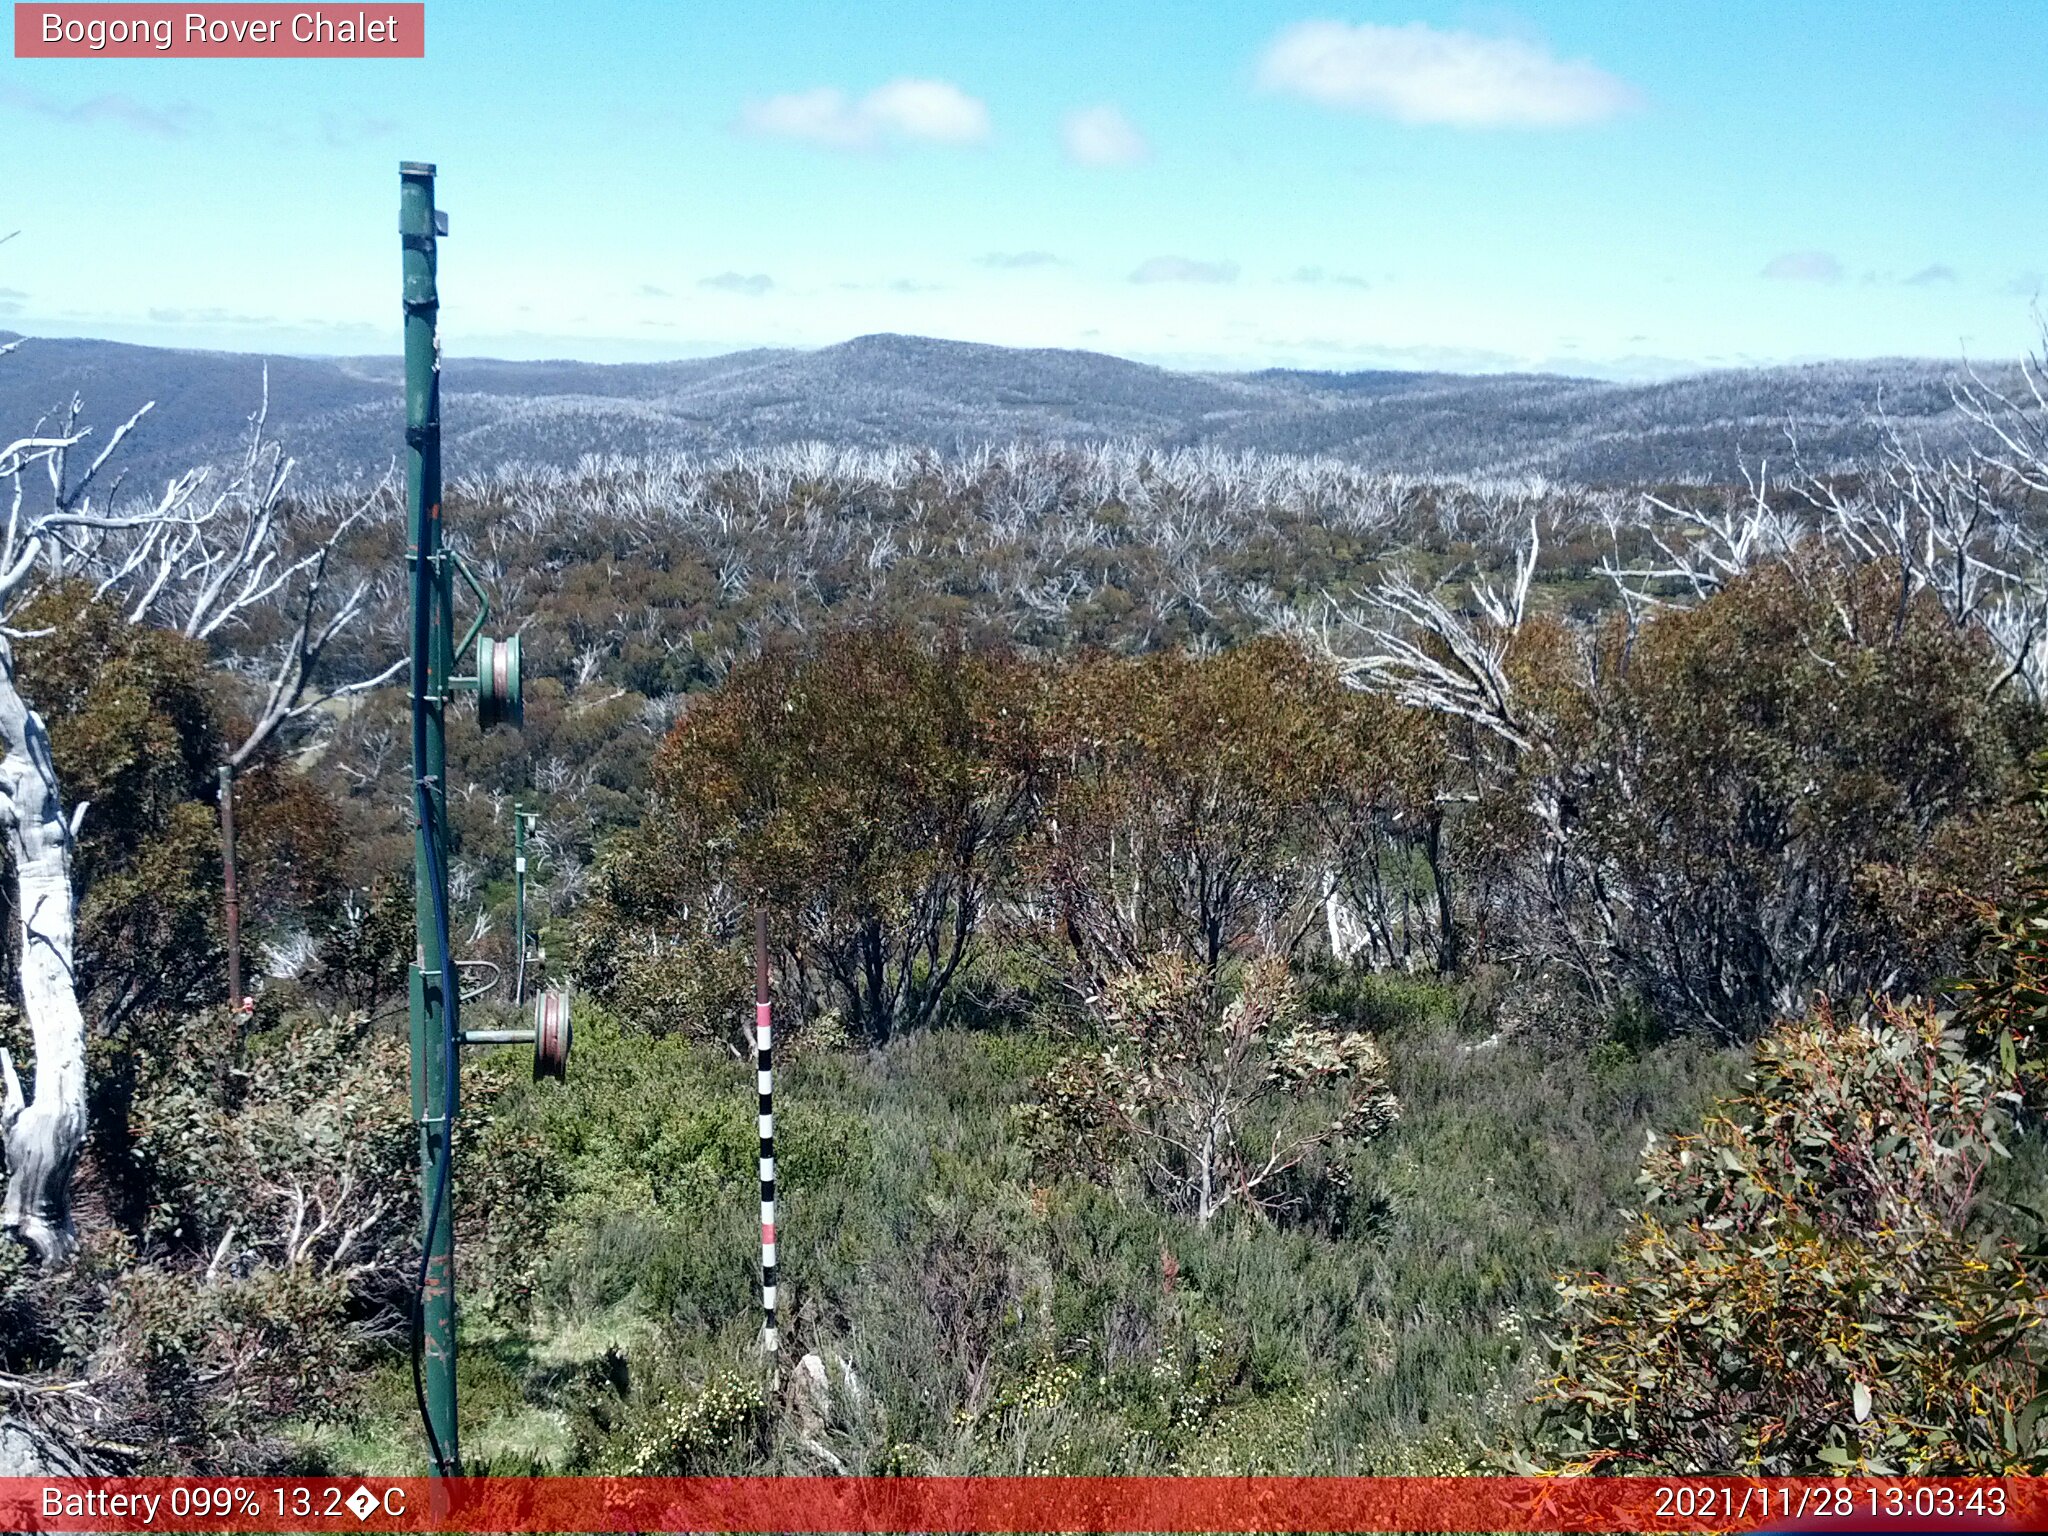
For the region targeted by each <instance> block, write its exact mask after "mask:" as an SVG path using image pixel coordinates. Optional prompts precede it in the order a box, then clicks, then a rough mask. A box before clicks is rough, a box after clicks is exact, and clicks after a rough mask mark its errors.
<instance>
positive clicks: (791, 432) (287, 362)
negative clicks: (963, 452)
mask: <svg viewBox="0 0 2048 1536" xmlns="http://www.w3.org/2000/svg"><path fill="white" fill-rule="evenodd" d="M8 339H12V338H10V337H7V336H6V335H5V334H4V333H0V341H5V340H8ZM266 361H267V362H268V365H269V370H270V411H271V414H270V426H271V429H272V432H273V433H274V434H275V435H276V436H278V437H279V438H281V439H282V441H283V442H284V443H285V444H286V445H287V447H288V449H289V450H290V451H291V452H292V453H293V454H294V455H295V456H296V457H297V458H298V460H299V462H300V465H301V474H302V475H304V476H305V477H306V478H307V479H308V480H310V481H335V480H346V479H352V478H354V477H356V476H358V475H362V474H374V473H376V472H377V471H378V470H380V469H381V468H383V466H384V465H386V464H387V463H388V462H389V461H390V460H391V458H392V456H393V454H394V452H395V450H396V448H397V445H398V436H397V426H396V424H397V422H398V420H399V394H400V387H401V382H402V381H401V373H400V365H399V362H398V360H397V359H396V358H380V357H371V358H303V357H272V358H268V359H267V360H266V359H265V358H263V357H261V356H259V355H256V354H241V353H227V352H186V351H175V350H170V349H165V348H155V347H136V346H125V345H120V344H117V343H113V342H102V341H81V340H63V339H54V338H41V337H37V338H31V339H30V340H29V341H28V342H27V343H26V344H25V345H23V346H22V347H21V349H20V350H19V351H18V352H16V353H15V354H14V356H13V358H12V359H11V360H10V365H9V367H8V368H6V369H4V370H0V414H4V416H5V417H6V419H8V420H11V421H30V422H32V421H34V420H36V419H37V418H38V417H40V416H44V415H46V414H48V413H50V412H52V411H55V410H57V409H58V408H59V407H60V406H62V405H63V404H65V403H66V402H68V401H69V399H70V398H71V396H72V395H73V393H78V394H80V395H82V396H84V398H85V401H86V406H87V417H88V419H89V420H92V421H94V422H100V423H106V422H110V421H119V420H122V419H124V418H125V417H126V416H127V415H128V413H130V412H131V411H133V410H134V409H135V408H136V407H138V406H139V405H141V404H142V403H143V402H144V401H146V400H154V401H156V402H157V404H156V410H155V412H154V413H153V415H152V416H151V418H150V421H149V424H148V430H147V431H146V432H142V433H138V434H137V436H136V438H135V439H134V440H133V441H132V449H133V451H132V453H130V454H128V455H127V456H126V461H127V463H128V465H129V471H130V474H131V475H133V476H136V477H138V478H145V479H155V478H160V477H162V476H164V475H167V474H171V473H175V472H176V471H178V470H181V469H184V468H187V467H189V466H190V465H191V464H194V463H198V462H205V461H208V460H213V459H217V458H221V457H225V456H227V455H228V454H229V453H231V452H232V446H233V444H234V443H235V442H236V440H237V438H238V437H239V436H240V434H241V432H242V430H243V427H244V422H245V419H246V417H247V416H248V414H249V412H250V411H251V410H252V409H254V407H255V405H256V402H257V400H258V399H259V396H260V390H261V380H262V370H263V367H264V364H265V362H266ZM1956 372H1957V369H1956V367H1955V365H1954V364H1952V363H1947V362H1925V361H1914V360H1897V359H1894V360H1880V361H1869V362H1841V363H1823V364H1813V365H1808V366H1803V367H1793V368H1772V369H1759V370H1740V371H1726V372H1718V373H1708V374H1701V375H1698V376H1695V377H1690V378H1683V379H1676V380H1670V381H1667V382H1662V383H1654V384H1615V383H1607V382H1602V381H1599V380H1593V379H1580V378H1569V377H1564V376H1560V375H1549V374H1489V375H1464V374H1449V373H1403V372H1386V371H1379V372H1363V373H1309V372H1298V371H1292V370H1285V369H1274V370H1267V371H1265V372H1260V373H1249V374H1220V373H1210V374H1203V373H1176V372H1172V371H1169V370H1167V369H1163V368H1155V367H1150V366H1148V365H1146V364H1142V363H1134V362H1130V361H1127V360H1125V359H1122V358H1117V357H1110V356H1106V355H1104V354H1102V353H1096V352H1076V351H1059V350H1052V349H1038V350H1023V349H1016V348H1007V347H990V346H978V345H972V344H969V343H964V342H953V341H936V340H931V339H927V338H922V337H914V336H892V335H879V336H862V337H858V338H856V339H854V340H852V341H848V342H844V343H841V344H840V345H838V346H832V347H825V348H822V349H820V350H817V351H808V352H798V351H752V352H735V353H731V354H728V355H726V356H723V357H712V358H701V359H694V360H690V361H684V362H669V363H652V364H616V365H601V364H593V363H578V362H562V361H549V362H503V361H494V360H489V359H460V358H457V359H451V360H450V361H449V363H448V366H447V377H446V398H445V404H444V414H445V418H446V426H447V434H448V436H447V452H448V457H449V462H450V464H451V466H459V467H460V468H461V469H462V470H465V471H468V470H480V469H489V468H495V467H498V466H501V465H504V464H508V463H514V462H524V463H536V464H553V465H560V466H569V465H573V464H574V463H575V462H576V461H577V460H578V459H580V458H581V457H582V456H584V455H585V454H590V453H607V454H634V455H645V454H661V453H670V452H679V451H698V450H707V449H709V450H719V449H731V448H745V447H754V446H765V445H770V444H777V443H788V442H795V441H802V440H807V439H818V440H823V441H827V442H831V443H835V444H841V445H880V444H885V443H887V444H920V445H922V444H928V445H931V446H933V447H937V448H944V449H957V448H961V447H966V446H970V445H973V444H977V443H982V442H1007V441H1015V440H1018V439H1025V440H1045V439H1054V438H1058V439H1066V440H1081V441H1099V440H1105V439H1118V440H1133V439H1134V440H1141V441H1145V442H1149V443H1155V444H1160V445H1164V446H1180V445H1192V444H1206V445H1214V446H1218V447H1224V448H1231V449H1240V448H1243V449H1260V450H1264V451H1268V452H1281V453H1291V454H1322V455H1331V456H1334V457H1338V458H1343V459H1347V460H1350V461H1352V462H1355V463H1359V464H1362V465H1367V466H1370V467H1372V468H1375V469H1382V470H1391V471H1403V472H1418V473H1419V472H1439V473H1515V474H1521V473H1538V474H1543V475H1548V476H1552V477H1554V478H1558V479H1564V480H1571V481H1580V482H1588V483H1594V484H1607V483H1619V482H1626V481H1642V480H1658V481H1665V480H1672V479H1691V478H1697V479H1712V480H1731V479H1733V478H1735V477H1736V476H1737V474H1738V473H1739V472H1740V469H1741V467H1742V465H1743V464H1744V463H1749V464H1754V463H1755V462H1756V461H1757V460H1758V459H1760V458H1762V457H1764V456H1766V455H1770V456H1779V455H1782V454H1783V453H1784V452H1785V450H1786V446H1787V428H1788V426H1792V427H1796V429H1797V432H1798V436H1799V442H1800V447H1801V450H1802V451H1803V453H1804V454H1805V455H1806V456H1807V458H1808V460H1809V461H1810V462H1815V463H1818V464H1826V463H1829V462H1831V461H1836V460H1840V459H1843V458H1848V457H1855V456H1860V455H1864V454H1867V453H1868V452H1869V450H1870V449H1871V448H1872V447H1874V446H1875V444H1876V440H1877V435H1878V434H1877V429H1876V428H1875V427H1874V426H1873V424H1872V422H1871V412H1872V409H1873V407H1875V406H1876V405H1878V404H1879V403H1880V402H1881V403H1882V405H1883V407H1884V409H1885V410H1886V411H1887V412H1888V413H1889V415H1890V416H1891V418H1892V420H1893V421H1894V423H1895V424H1897V425H1898V426H1900V427H1901V428H1903V429H1904V430H1905V431H1907V432H1908V433H1909V434H1912V435H1919V436H1924V437H1925V438H1927V439H1928V441H1929V445H1930V446H1934V447H1941V446H1944V445H1945V444H1946V442H1947V441H1948V440H1950V439H1952V438H1953V437H1954V436H1955V434H1956V432H1957V429H1958V427H1959V425H1960V423H1959V422H1958V419H1957V417H1956V414H1955V412H1954V409H1953V406H1952V402H1951V400H1950V394H1949V381H1950V379H1951V378H1952V377H1953V376H1954V375H1955V373H1956Z"/></svg>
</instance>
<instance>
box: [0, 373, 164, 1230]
mask: <svg viewBox="0 0 2048 1536" xmlns="http://www.w3.org/2000/svg"><path fill="white" fill-rule="evenodd" d="M147 410H148V407H147V406H145V407H144V408H143V411H147ZM143 411H138V412H136V414H135V415H134V416H132V417H130V418H129V419H128V420H127V421H126V422H125V423H123V424H122V426H121V427H120V428H119V429H118V430H117V431H115V432H114V433H113V434H112V435H111V436H110V437H109V438H108V440H107V443H106V446H105V447H104V448H103V449H102V450H101V451H100V453H99V454H98V456H97V457H95V458H94V459H93V461H92V463H91V465H90V466H89V467H88V468H87V469H86V471H85V473H84V474H83V475H81V476H79V477H78V479H77V480H76V481H69V480H67V478H66V472H65V465H66V462H67V459H68V456H69V454H70V451H71V450H72V449H73V448H74V447H76V446H77V445H78V444H79V443H80V442H82V441H83V440H84V439H85V436H86V433H85V432H84V431H83V430H81V429H79V428H78V426H77V415H78V412H77V407H76V405H75V403H74V407H73V409H72V411H71V413H70V416H69V419H68V420H67V421H66V423H65V425H64V427H63V428H61V429H59V430H57V431H54V432H51V433H47V434H45V433H42V432H40V431H38V432H36V433H32V434H30V435H29V436H27V437H24V438H19V439H17V440H15V441H14V442H12V443H10V444H8V445H7V447H6V448H4V449H0V484H4V485H5V486H6V487H7V490H8V496H7V500H8V510H7V525H6V530H5V534H4V538H0V747H4V748H5V756H4V757H0V838H4V840H5V843H6V848H7V854H8V858H9V861H10V862H11V863H12V865H13V872H14V910H15V920H16V925H17V932H16V943H17V946H18V949H19V968H20V976H21V994H22V998H21V1000H22V1011H23V1013H24V1014H25V1015H26V1017H27V1020H28V1026H29V1033H30V1037H31V1039H32V1041H33V1043H34V1048H35V1093H34V1096H33V1097H32V1098H31V1097H27V1096H25V1095H24V1094H23V1092H22V1086H21V1079H20V1076H19V1075H18V1074H17V1072H16V1071H15V1066H14V1059H13V1056H12V1054H11V1053H9V1052H8V1051H7V1050H5V1049H4V1048H0V1082H4V1089H5V1096H4V1099H0V1132H4V1136H5V1143H6V1149H7V1195H6V1201H5V1205H4V1208H0V1226H5V1227H6V1228H7V1230H9V1231H11V1232H13V1233H15V1234H16V1235H17V1236H18V1237H20V1239H21V1240H22V1241H23V1242H25V1243H27V1244H28V1245H29V1247H30V1248H31V1249H32V1250H33V1251H34V1252H35V1254H36V1256H37V1257H38V1258H39V1259H40V1260H42V1261H43V1262H44V1263H46V1264H61V1263H64V1262H66V1261H68V1260H69V1259H70V1257H71V1255H72V1253H73V1251H74V1249H75V1247H76V1244H77V1237H76V1233H75V1230H74V1228H73V1226H72V1222H71V1175H72V1171H73V1169H75V1168H76V1167H77V1164H78V1154H79V1151H80V1149H81V1148H82V1147H83V1145H84V1142H85V1121H86V1103H85V1089H86V1080H85V1020H84V1016H83V1015H82V1014H81V1013H80V1011H79V1007H78V992H77V986H76V982H75V977H74V974H73V969H72V958H73V936H74V925H75V921H76V917H77V893H76V891H75V889H74V886H73V883H72V875H71V857H72V847H73V841H74V839H75V837H76V836H77V831H78V826H79V823H80V821H81V820H82V819H83V817H84V815H85V811H86V807H85V806H84V805H82V804H81V805H79V806H78V807H76V808H75V809H74V810H73V811H72V812H71V814H70V815H69V816H68V817H67V816H66V814H65V811H64V798H63V793H62V790H61V787H60V786H59V784H58V782H57V769H56V765H55V763H54V762H53V761H52V759H51V755H50V735H49V732H48V730H47V729H46V728H45V727H44V724H43V720H42V716H41V715H39V714H38V713H37V712H36V710H35V707H34V706H33V705H32V704H31V703H30V702H29V701H28V700H27V699H25V698H24V697H23V696H22V694H21V690H20V688H19V686H18V685H17V681H16V668H15V657H14V642H15V641H16V640H18V639H22V638H24V634H23V632H22V631H21V630H20V629H18V628H17V627H15V626H14V625H13V624H12V623H11V622H10V621H11V620H12V619H13V618H14V616H15V615H17V614H18V613H19V612H20V611H21V609H22V607H23V606H24V605H25V604H26V603H27V602H28V601H29V600H30V599H31V598H33V597H34V595H35V594H36V593H37V592H38V591H41V590H43V589H44V588H45V587H46V586H47V585H48V584H49V583H51V582H53V581H61V580H64V579H66V578H68V577H71V576H74V575H76V574H77V571H78V567H79V564H80V563H81V562H82V560H84V559H85V558H89V557H90V556H91V555H92V554H93V553H94V552H95V551H96V549H97V548H98V547H99V546H101V545H103V544H104V543H105V542H106V541H107V540H108V539H110V538H114V537H122V538H124V539H125V541H126V542H127V544H128V546H129V550H130V553H131V554H132V555H133V556H134V557H135V559H136V561H137V564H138V567H139V566H140V564H142V563H144V562H146V561H147V560H149V559H150V558H152V557H153V556H154V554H155V552H156V549H157V547H158V546H159V545H161V544H164V543H166V542H173V541H175V540H176V539H177V538H178V537H179V536H180V535H181V533H182V532H183V531H184V530H185V529H186V528H188V527H189V526H190V523H191V519H192V516H193V513H192V509H191V492H192V488H193V481H192V479H191V478H190V477H183V478H180V479H177V480H173V481H171V482H170V484H169V485H167V486H166V487H165V490H164V494H163V496H162V497H161V498H160V499H159V500H158V501H157V502H156V503H155V504H154V505H149V504H144V505H143V506H142V507H140V508H139V509H138V510H137V511H135V512H132V513H129V514H126V515H123V516H113V515H109V514H106V513H103V512H101V511H99V510H98V509H97V507H96V505H95V503H94V501H93V495H92V491H93V486H94V483H95V481H96V480H97V478H98V476H99V474H100V472H101V471H102V470H103V469H104V468H105V466H106V464H107V462H108V460H109V458H110V456H111V455H112V453H113V451H114V450H115V449H116V448H117V447H119V445H120V442H121V439H122V438H124V437H125V436H127V434H128V433H129V432H130V431H131V430H133V428H134V426H135V423H136V422H137V421H139V420H140V419H141V417H142V415H143ZM38 463H40V464H44V465H46V466H47V467H48V469H49V471H50V475H51V494H50V496H49V499H48V500H47V501H44V500H43V499H42V498H41V497H40V496H38V497H37V498H35V500H34V501H31V500H30V499H29V497H28V496H27V488H26V487H25V486H24V484H23V474H24V472H25V471H26V470H28V469H29V468H30V467H31V466H32V465H35V464H38Z"/></svg>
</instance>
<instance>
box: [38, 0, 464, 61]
mask: <svg viewBox="0 0 2048 1536" xmlns="http://www.w3.org/2000/svg"><path fill="white" fill-rule="evenodd" d="M426 53H427V8H426V6H425V5H423V4H414V5H386V4H377V3H371V4H360V3H358V4H355V5H270V4H260V5H252V4H234V5H122V4H110V3H98V4H90V5H62V4H58V5H22V4H16V6H15V7H14V56H15V57H16V58H18V59H420V58H425V57H426Z"/></svg>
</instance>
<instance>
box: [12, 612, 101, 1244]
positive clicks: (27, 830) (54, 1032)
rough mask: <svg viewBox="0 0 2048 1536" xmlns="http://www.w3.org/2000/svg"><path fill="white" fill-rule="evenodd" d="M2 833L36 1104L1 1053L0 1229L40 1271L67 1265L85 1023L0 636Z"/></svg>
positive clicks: (50, 789) (48, 771)
mask: <svg viewBox="0 0 2048 1536" xmlns="http://www.w3.org/2000/svg"><path fill="white" fill-rule="evenodd" d="M0 745H4V746H5V748H6V755H5V757H4V758H0V831H4V833H5V837H6V842H7V853H8V856H9V858H10V859H11V860H12V861H13V864H14V902H15V920H16V923H17V932H16V939H17V942H18V946H19V953H20V966H21V1001H22V1009H23V1012H24V1013H25V1014H26V1015H27V1017H28V1027H29V1034H30V1037H31V1039H32V1040H33V1041H34V1044H35V1056H36V1059H35V1097H34V1098H33V1099H30V1100H27V1101H24V1099H23V1097H22V1091H21V1080H20V1078H19V1077H18V1076H17V1075H16V1074H15V1069H14V1062H13V1060H12V1058H11V1057H9V1056H8V1054H7V1053H6V1052H5V1051H0V1075H4V1078H5V1090H6V1099H5V1106H4V1110H0V1126H4V1128H5V1134H6V1144H7V1199H6V1205H5V1208H4V1211H0V1226H4V1227H5V1228H6V1229H7V1230H9V1231H11V1232H13V1233H14V1234H15V1235H16V1236H18V1237H20V1238H21V1240H22V1241H24V1242H25V1243H27V1244H28V1245H29V1247H30V1248H32V1249H33V1250H34V1251H35V1253H36V1255H37V1257H38V1258H39V1259H41V1260H42V1262H43V1263H44V1264H46V1265H58V1264H63V1263H66V1262H68V1261H69V1260H70V1258H71V1256H72V1253H73V1251H74V1250H75V1249H76V1247H77V1244H78V1238H77V1233H76V1230H75V1229H74V1228H73V1226H72V1222H71V1174H72V1170H73V1169H74V1168H76V1167H77V1166H78V1154H79V1151H80V1149H81V1148H82V1147H83V1146H84V1145H85V1019H84V1016H83V1015H82V1014H80V1012H79V1010H78V994H77V991H76V989H75V987H74V986H73V981H72V970H71V958H72V956H71V950H72V923H73V917H74V908H73V894H72V887H71V829H70V828H69V827H68V826H67V825H66V824H65V821H64V811H63V804H62V800H61V797H60V796H59V794H58V789H57V771H56V768H55V766H54V765H53V764H52V763H51V760H50V737H49V733H48V732H47V731H46V730H45V729H44V728H43V722H42V719H41V717H39V716H38V715H37V714H36V712H35V711H34V710H32V709H30V708H29V707H28V704H27V702H26V701H25V700H24V699H23V698H22V697H21V694H20V692H19V690H18V689H17V688H16V687H15V682H14V654H13V650H12V648H11V647H9V646H8V645H7V643H6V641H5V640H4V639H0Z"/></svg>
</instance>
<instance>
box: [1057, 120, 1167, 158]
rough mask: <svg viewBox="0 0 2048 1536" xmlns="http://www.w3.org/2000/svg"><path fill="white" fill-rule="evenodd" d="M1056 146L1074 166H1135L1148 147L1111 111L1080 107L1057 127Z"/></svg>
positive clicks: (1142, 137) (1128, 123)
mask: <svg viewBox="0 0 2048 1536" xmlns="http://www.w3.org/2000/svg"><path fill="white" fill-rule="evenodd" d="M1060 143H1061V144H1062V145H1063V146H1065V148H1066V151H1067V158H1068V159H1069V160H1071V161H1073V162H1074V164H1076V165H1090V166H1104V165H1136V164H1137V163H1138V162H1139V161H1141V160H1148V159H1150V158H1151V156H1152V146H1151V144H1150V143H1148V142H1147V141H1146V139H1145V135H1144V134H1142V133H1140V132H1138V130H1137V129H1136V128H1135V127H1134V126H1132V124H1131V120H1130V119H1129V118H1127V117H1125V116H1124V115H1123V113H1121V112H1119V111H1118V110H1117V109H1116V108H1115V107H1083V108H1082V109H1081V110H1080V111H1078V112H1069V113H1068V114H1067V117H1066V121H1065V122H1063V123H1061V124H1060Z"/></svg>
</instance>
